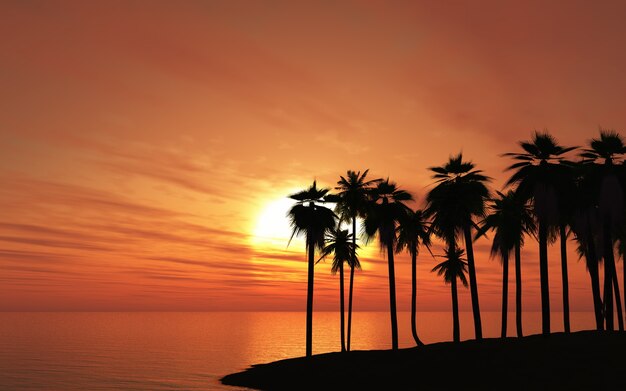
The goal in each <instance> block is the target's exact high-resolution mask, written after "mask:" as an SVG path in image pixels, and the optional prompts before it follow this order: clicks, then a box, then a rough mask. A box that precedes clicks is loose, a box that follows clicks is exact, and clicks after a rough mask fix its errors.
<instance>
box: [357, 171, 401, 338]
mask: <svg viewBox="0 0 626 391" xmlns="http://www.w3.org/2000/svg"><path fill="white" fill-rule="evenodd" d="M412 199H413V197H412V196H411V194H409V193H408V192H406V191H405V190H401V189H399V188H398V186H397V185H396V183H395V182H390V181H389V178H387V179H386V180H385V181H382V182H379V183H377V184H376V187H375V188H374V189H373V191H372V200H371V201H370V202H369V204H368V211H367V215H366V216H365V233H366V234H367V237H368V239H370V238H373V237H374V236H375V235H378V240H379V242H380V246H381V249H384V248H386V249H387V264H388V268H389V310H390V314H391V347H392V349H393V350H397V349H398V318H397V313H396V279H395V268H394V257H393V254H394V248H395V243H396V224H397V223H398V220H400V219H401V218H402V216H403V215H405V214H406V213H407V210H409V208H408V207H407V206H406V205H405V204H404V202H405V201H411V200H412Z"/></svg>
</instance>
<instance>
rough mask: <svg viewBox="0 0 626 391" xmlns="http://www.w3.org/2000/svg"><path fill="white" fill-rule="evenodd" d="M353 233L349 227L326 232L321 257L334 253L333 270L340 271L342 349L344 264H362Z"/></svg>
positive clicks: (334, 272) (344, 344)
mask: <svg viewBox="0 0 626 391" xmlns="http://www.w3.org/2000/svg"><path fill="white" fill-rule="evenodd" d="M352 236H353V234H351V233H348V230H347V229H345V230H344V229H334V230H332V231H330V232H328V233H327V234H326V238H325V246H324V248H323V249H322V251H321V254H320V259H318V260H317V262H319V261H321V260H322V259H324V258H326V257H327V256H328V255H330V254H334V256H333V265H332V267H331V269H330V270H331V272H332V273H333V274H336V273H337V272H339V292H340V300H339V303H340V304H339V308H340V313H341V316H340V319H341V331H342V332H341V351H342V352H345V351H346V341H345V334H344V333H343V330H344V329H345V317H344V315H345V310H344V300H343V298H344V293H343V292H344V289H343V264H344V263H347V264H348V265H349V266H350V267H351V268H357V269H360V268H361V264H360V263H359V259H358V258H357V256H356V250H357V249H358V248H359V246H358V245H356V244H355V243H354V242H353V241H352Z"/></svg>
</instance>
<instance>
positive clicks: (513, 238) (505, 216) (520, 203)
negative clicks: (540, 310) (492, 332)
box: [476, 190, 535, 338]
mask: <svg viewBox="0 0 626 391" xmlns="http://www.w3.org/2000/svg"><path fill="white" fill-rule="evenodd" d="M489 209H490V212H491V213H489V214H488V215H487V217H486V218H485V219H484V220H483V222H482V224H481V227H480V229H479V230H478V232H477V233H476V237H477V238H478V237H480V236H483V235H485V234H486V233H487V232H488V231H490V230H493V231H495V235H494V237H493V241H492V245H491V255H492V256H494V255H498V256H500V259H501V260H502V329H501V332H500V335H501V337H502V338H505V337H506V330H507V313H508V309H507V303H508V273H509V271H508V268H509V265H508V264H509V256H510V254H511V252H513V251H514V252H515V255H514V256H515V304H516V305H515V320H516V322H515V324H516V329H517V336H518V337H521V336H522V335H523V333H522V276H521V275H522V273H521V251H520V250H521V248H522V246H523V245H524V237H525V236H527V235H534V233H535V222H534V219H533V216H532V213H531V211H530V208H529V207H528V204H527V203H526V202H525V201H524V200H523V199H521V197H519V196H518V195H517V194H516V193H515V192H513V191H512V190H509V191H508V192H507V193H506V194H503V193H501V192H499V191H498V192H497V197H496V198H493V199H492V200H491V203H490V205H489Z"/></svg>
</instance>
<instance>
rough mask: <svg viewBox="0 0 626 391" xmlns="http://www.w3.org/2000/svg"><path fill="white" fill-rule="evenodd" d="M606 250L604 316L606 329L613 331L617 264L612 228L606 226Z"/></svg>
mask: <svg viewBox="0 0 626 391" xmlns="http://www.w3.org/2000/svg"><path fill="white" fill-rule="evenodd" d="M602 239H603V248H604V316H605V318H606V329H607V330H609V331H613V330H614V329H615V325H614V322H613V319H614V318H613V271H614V270H615V263H614V260H613V241H612V240H611V226H610V224H609V223H605V224H604V233H603V235H602Z"/></svg>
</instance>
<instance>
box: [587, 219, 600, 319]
mask: <svg viewBox="0 0 626 391" xmlns="http://www.w3.org/2000/svg"><path fill="white" fill-rule="evenodd" d="M586 254H587V270H589V278H590V280H591V295H592V297H593V310H594V313H595V318H596V329H597V330H604V315H603V314H602V296H601V294H600V272H599V270H598V258H597V256H596V246H595V244H594V241H593V234H592V233H591V230H589V233H588V234H587V252H586Z"/></svg>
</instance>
